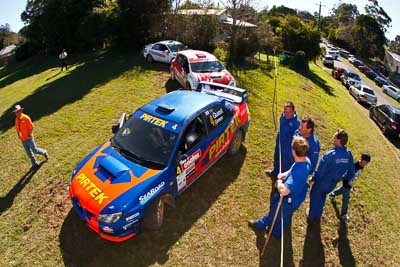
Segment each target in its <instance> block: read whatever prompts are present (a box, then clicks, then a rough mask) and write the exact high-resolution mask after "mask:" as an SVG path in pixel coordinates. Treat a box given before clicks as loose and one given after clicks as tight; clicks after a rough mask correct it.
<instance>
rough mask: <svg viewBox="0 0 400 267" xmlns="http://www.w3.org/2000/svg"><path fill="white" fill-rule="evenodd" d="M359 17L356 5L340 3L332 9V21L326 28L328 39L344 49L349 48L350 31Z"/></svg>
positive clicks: (350, 40)
mask: <svg viewBox="0 0 400 267" xmlns="http://www.w3.org/2000/svg"><path fill="white" fill-rule="evenodd" d="M358 15H359V12H358V9H357V5H353V4H346V3H341V4H340V5H339V6H338V7H336V8H333V9H332V20H331V23H330V25H329V28H328V31H329V33H328V39H329V40H330V41H331V42H333V43H336V44H338V45H340V46H341V47H344V48H350V46H351V42H352V36H351V29H352V28H353V25H354V21H355V19H356V17H357V16H358Z"/></svg>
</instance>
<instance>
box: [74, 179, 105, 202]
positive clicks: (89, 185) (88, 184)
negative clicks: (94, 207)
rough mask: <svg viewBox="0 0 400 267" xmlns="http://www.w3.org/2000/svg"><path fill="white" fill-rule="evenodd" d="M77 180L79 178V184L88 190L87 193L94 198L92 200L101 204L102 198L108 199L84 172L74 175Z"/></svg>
mask: <svg viewBox="0 0 400 267" xmlns="http://www.w3.org/2000/svg"><path fill="white" fill-rule="evenodd" d="M76 179H77V180H79V184H80V185H81V186H82V187H83V188H84V189H85V190H86V191H87V192H88V194H89V195H90V196H91V197H92V198H94V200H96V201H97V203H99V205H101V204H102V203H103V201H104V199H108V198H110V197H108V196H107V195H106V194H104V192H103V191H102V190H101V189H100V188H99V187H97V186H96V184H95V183H93V182H92V181H91V180H90V179H89V178H88V177H87V176H86V175H85V174H84V173H81V174H79V175H78V176H77V177H76Z"/></svg>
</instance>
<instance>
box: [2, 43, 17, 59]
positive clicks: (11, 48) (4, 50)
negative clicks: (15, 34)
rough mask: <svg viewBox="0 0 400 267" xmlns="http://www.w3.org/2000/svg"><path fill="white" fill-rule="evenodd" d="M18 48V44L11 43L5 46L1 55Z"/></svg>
mask: <svg viewBox="0 0 400 267" xmlns="http://www.w3.org/2000/svg"><path fill="white" fill-rule="evenodd" d="M16 48H17V46H16V45H9V46H7V47H4V48H3V49H1V50H0V56H4V55H7V54H9V53H11V52H13V51H14V50H15V49H16Z"/></svg>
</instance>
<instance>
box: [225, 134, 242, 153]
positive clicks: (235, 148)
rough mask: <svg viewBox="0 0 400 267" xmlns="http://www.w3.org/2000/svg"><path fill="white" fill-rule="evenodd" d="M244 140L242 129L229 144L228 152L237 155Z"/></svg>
mask: <svg viewBox="0 0 400 267" xmlns="http://www.w3.org/2000/svg"><path fill="white" fill-rule="evenodd" d="M242 142H243V131H242V130H238V131H237V132H236V133H235V135H234V136H233V138H232V142H231V144H230V145H229V148H228V154H229V155H235V154H237V153H238V152H239V150H240V147H241V145H242Z"/></svg>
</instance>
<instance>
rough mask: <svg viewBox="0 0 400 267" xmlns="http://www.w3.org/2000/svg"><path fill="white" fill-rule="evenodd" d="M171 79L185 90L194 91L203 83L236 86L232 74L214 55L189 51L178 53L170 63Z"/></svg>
mask: <svg viewBox="0 0 400 267" xmlns="http://www.w3.org/2000/svg"><path fill="white" fill-rule="evenodd" d="M171 79H172V80H175V79H176V80H177V81H178V82H179V83H180V84H181V85H182V86H183V87H184V88H186V89H195V88H196V87H197V84H198V83H199V82H203V81H208V82H214V83H222V84H226V85H230V86H236V81H235V79H234V78H233V76H232V74H231V73H230V72H229V71H228V70H227V69H226V68H225V66H224V65H222V63H221V62H220V61H219V60H218V59H217V58H216V57H215V56H214V55H212V54H210V53H208V52H205V51H200V50H191V49H189V50H183V51H180V52H178V54H177V55H176V58H175V59H174V60H173V61H172V62H171Z"/></svg>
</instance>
